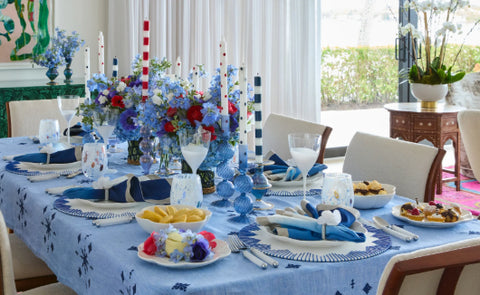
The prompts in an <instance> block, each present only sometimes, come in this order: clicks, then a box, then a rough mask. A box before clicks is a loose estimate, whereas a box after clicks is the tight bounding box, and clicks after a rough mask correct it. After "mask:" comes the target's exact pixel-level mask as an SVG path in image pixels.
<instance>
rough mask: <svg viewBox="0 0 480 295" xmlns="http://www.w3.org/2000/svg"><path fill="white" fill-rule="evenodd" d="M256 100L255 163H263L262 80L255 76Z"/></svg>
mask: <svg viewBox="0 0 480 295" xmlns="http://www.w3.org/2000/svg"><path fill="white" fill-rule="evenodd" d="M253 85H254V91H255V92H254V93H255V94H254V98H255V162H256V163H257V164H262V163H263V147H262V146H263V139H262V78H261V77H260V76H255V77H254V79H253Z"/></svg>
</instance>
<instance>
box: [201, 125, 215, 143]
mask: <svg viewBox="0 0 480 295" xmlns="http://www.w3.org/2000/svg"><path fill="white" fill-rule="evenodd" d="M203 129H205V130H207V131H210V141H214V140H215V139H217V136H216V135H215V127H213V126H203Z"/></svg>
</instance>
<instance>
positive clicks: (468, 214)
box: [392, 205, 473, 228]
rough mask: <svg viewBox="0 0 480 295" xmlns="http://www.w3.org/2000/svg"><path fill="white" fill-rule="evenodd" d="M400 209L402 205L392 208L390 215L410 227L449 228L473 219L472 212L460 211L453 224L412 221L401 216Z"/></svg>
mask: <svg viewBox="0 0 480 295" xmlns="http://www.w3.org/2000/svg"><path fill="white" fill-rule="evenodd" d="M401 207H402V205H397V206H394V207H393V208H392V215H393V216H394V217H395V218H397V219H399V220H402V221H405V222H407V223H409V224H411V225H415V226H420V227H431V228H449V227H452V226H455V225H457V224H459V223H463V222H467V221H470V220H472V219H473V215H472V212H470V211H468V210H463V209H460V210H461V212H462V213H461V214H460V216H459V218H458V221H455V222H435V221H428V220H422V221H417V220H413V219H410V218H408V217H405V216H402V215H401V214H400V208H401Z"/></svg>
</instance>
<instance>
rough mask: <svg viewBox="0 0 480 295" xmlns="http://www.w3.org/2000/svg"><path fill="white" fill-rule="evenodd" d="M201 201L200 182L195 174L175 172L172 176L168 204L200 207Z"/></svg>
mask: <svg viewBox="0 0 480 295" xmlns="http://www.w3.org/2000/svg"><path fill="white" fill-rule="evenodd" d="M202 202H203V192H202V183H201V181H200V176H198V175H196V174H177V175H175V176H173V180H172V187H171V188H170V204H172V205H173V204H179V205H190V206H194V207H197V208H199V207H201V206H202Z"/></svg>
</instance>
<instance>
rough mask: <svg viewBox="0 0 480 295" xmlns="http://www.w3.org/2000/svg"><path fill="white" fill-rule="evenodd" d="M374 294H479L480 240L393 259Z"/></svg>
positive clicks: (433, 248) (447, 245)
mask: <svg viewBox="0 0 480 295" xmlns="http://www.w3.org/2000/svg"><path fill="white" fill-rule="evenodd" d="M377 294H383V295H397V294H400V295H403V294H405V295H407V294H408V295H428V294H437V295H443V294H445V295H446V294H449V295H451V294H455V295H467V294H468V295H470V294H480V238H475V239H469V240H464V241H460V242H455V243H450V244H445V245H441V246H437V247H431V248H425V249H421V250H417V251H413V252H410V253H403V254H397V255H395V256H393V257H392V258H391V259H390V261H389V262H388V263H387V265H386V266H385V269H384V270H383V273H382V276H381V277H380V281H379V283H378V288H377Z"/></svg>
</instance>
